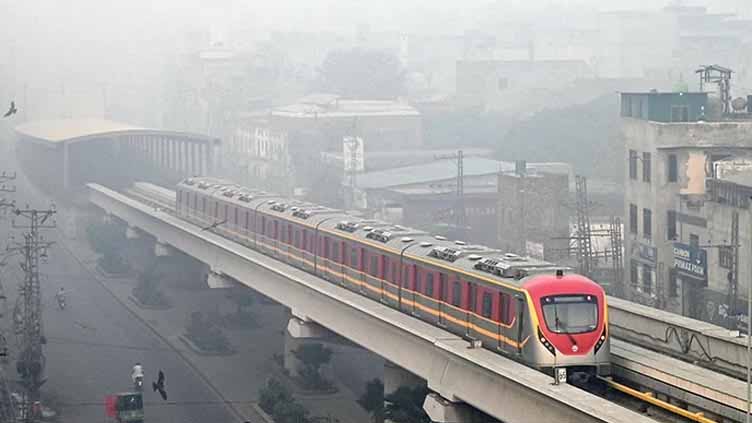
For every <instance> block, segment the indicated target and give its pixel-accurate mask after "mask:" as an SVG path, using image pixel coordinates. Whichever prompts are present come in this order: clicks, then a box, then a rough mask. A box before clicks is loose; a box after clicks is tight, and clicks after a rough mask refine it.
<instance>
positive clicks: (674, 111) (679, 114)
mask: <svg viewBox="0 0 752 423" xmlns="http://www.w3.org/2000/svg"><path fill="white" fill-rule="evenodd" d="M671 122H689V106H671Z"/></svg>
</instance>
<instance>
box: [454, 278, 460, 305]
mask: <svg viewBox="0 0 752 423" xmlns="http://www.w3.org/2000/svg"><path fill="white" fill-rule="evenodd" d="M460 304H462V285H460V282H459V281H454V283H453V284H452V305H454V306H458V307H459V306H460Z"/></svg>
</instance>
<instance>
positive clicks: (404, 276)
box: [400, 265, 410, 287]
mask: <svg viewBox="0 0 752 423" xmlns="http://www.w3.org/2000/svg"><path fill="white" fill-rule="evenodd" d="M407 272H409V268H408V267H407V265H405V266H403V267H402V279H400V287H407V286H408V283H409V282H410V280H409V279H408V273H407Z"/></svg>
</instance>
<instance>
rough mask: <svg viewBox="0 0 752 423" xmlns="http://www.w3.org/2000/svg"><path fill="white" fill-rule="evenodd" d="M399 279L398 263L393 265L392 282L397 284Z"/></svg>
mask: <svg viewBox="0 0 752 423" xmlns="http://www.w3.org/2000/svg"><path fill="white" fill-rule="evenodd" d="M398 278H399V272H398V271H397V263H392V282H394V283H397V279H398Z"/></svg>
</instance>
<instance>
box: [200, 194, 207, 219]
mask: <svg viewBox="0 0 752 423" xmlns="http://www.w3.org/2000/svg"><path fill="white" fill-rule="evenodd" d="M201 213H202V214H203V215H204V216H206V197H202V198H201Z"/></svg>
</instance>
